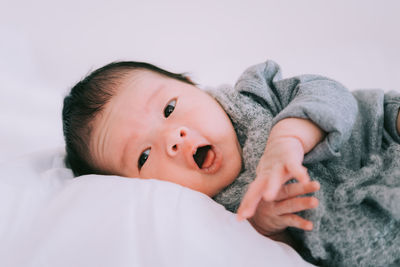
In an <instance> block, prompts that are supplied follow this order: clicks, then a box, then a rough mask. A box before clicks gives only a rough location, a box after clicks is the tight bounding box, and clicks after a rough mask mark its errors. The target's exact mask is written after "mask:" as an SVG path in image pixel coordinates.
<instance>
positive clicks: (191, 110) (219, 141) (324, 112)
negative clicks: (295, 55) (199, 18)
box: [63, 61, 400, 266]
mask: <svg viewBox="0 0 400 267" xmlns="http://www.w3.org/2000/svg"><path fill="white" fill-rule="evenodd" d="M399 107H400V95H398V94H396V93H393V92H392V93H387V94H384V93H383V92H382V91H380V90H369V91H358V92H354V93H353V94H352V93H350V92H349V91H348V90H347V89H346V88H344V87H343V86H342V85H341V84H339V83H337V82H335V81H333V80H331V79H327V78H324V77H321V76H316V75H303V76H298V77H294V78H289V79H282V78H281V73H280V69H279V67H278V65H277V64H276V63H274V62H272V61H267V62H266V63H262V64H259V65H255V66H252V67H250V68H249V69H247V70H246V71H245V72H244V73H243V74H242V76H241V77H240V78H239V80H238V82H237V83H236V85H235V87H234V88H231V87H229V86H222V87H220V88H218V89H216V90H215V89H206V90H200V89H199V88H198V87H196V86H195V84H194V83H193V82H192V81H191V80H190V79H189V78H187V77H186V76H185V75H182V74H174V73H171V72H168V71H165V70H162V69H160V68H158V67H156V66H153V65H151V64H147V63H140V62H117V63H111V64H109V65H106V66H104V67H103V68H100V69H98V70H96V71H94V72H93V73H91V74H90V75H89V76H88V77H86V78H85V79H84V80H82V81H81V82H79V83H78V84H77V85H75V86H74V87H73V88H72V90H71V93H70V94H69V95H68V96H67V97H66V98H65V99H64V109H63V122H64V135H65V140H66V144H67V145H66V148H67V159H66V162H67V164H68V165H69V166H70V167H71V168H72V170H73V171H74V173H75V174H76V175H82V174H88V173H97V174H113V175H121V176H126V177H139V178H143V179H149V178H156V179H160V180H166V181H170V182H173V183H177V184H180V185H183V186H186V187H188V188H191V189H193V190H196V191H199V192H202V193H204V194H207V195H208V196H210V197H213V198H214V199H215V200H216V201H217V202H219V203H221V204H223V205H224V206H225V207H226V208H227V209H228V210H231V211H233V212H237V213H238V218H239V219H244V218H246V219H248V220H249V221H250V222H251V224H252V225H253V226H254V227H255V229H256V230H257V231H259V232H260V233H262V234H264V235H267V236H270V237H273V238H275V239H278V240H283V241H287V239H286V237H287V234H289V236H290V237H291V238H293V239H294V241H295V242H297V243H298V244H300V245H301V248H302V249H301V250H300V251H299V252H300V253H301V254H302V256H303V257H304V258H305V259H307V260H309V261H310V262H312V263H314V264H322V265H349V266H354V265H389V264H392V263H393V264H396V263H399V261H400V258H399V256H398V248H399V246H400V234H399V231H400V230H399V229H400V227H399V226H400V225H399V224H400V223H399V219H400V208H399V207H396V206H398V205H397V201H398V200H399V198H400V190H399V186H400V178H399V177H400V169H399V166H400V162H399V160H397V158H399V157H396V156H397V155H400V148H399V147H400V146H399V145H398V143H399V142H400V137H399V135H398V132H399V129H400V125H399V124H400V123H399V119H398V110H399ZM394 155H396V156H394ZM303 164H304V165H303ZM306 167H307V168H306ZM307 170H308V171H307ZM309 175H310V176H311V177H312V180H315V181H312V180H311V179H310V177H309ZM293 179H295V180H297V181H298V182H292V181H293ZM316 181H318V182H319V183H321V190H319V183H318V182H316ZM318 190H319V191H318ZM313 192H315V196H309V195H308V194H309V193H313ZM305 194H307V195H306V196H303V195H305ZM299 196H302V197H299ZM317 199H319V201H318V200H317ZM318 202H319V203H320V205H319V208H318V209H314V208H316V207H317V206H318ZM300 211H303V212H302V215H303V217H304V218H303V217H301V216H299V214H296V213H297V212H300ZM311 221H313V222H314V225H313V224H312V223H311ZM311 229H313V231H302V230H311ZM282 236H284V237H283V239H281V238H282ZM292 245H293V244H292Z"/></svg>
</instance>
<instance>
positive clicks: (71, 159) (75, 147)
mask: <svg viewBox="0 0 400 267" xmlns="http://www.w3.org/2000/svg"><path fill="white" fill-rule="evenodd" d="M135 70H148V71H152V72H155V73H158V74H161V75H163V76H166V77H169V78H172V79H176V80H179V81H182V82H185V83H188V84H191V85H195V84H194V83H193V82H192V81H191V80H190V79H189V78H187V77H186V76H185V75H184V74H176V73H171V72H169V71H166V70H163V69H161V68H159V67H156V66H154V65H152V64H149V63H144V62H134V61H120V62H113V63H110V64H108V65H105V66H104V67H101V68H99V69H97V70H95V71H93V72H92V73H90V74H89V75H88V76H86V77H85V78H84V79H83V80H81V81H80V82H78V83H77V84H76V85H75V86H74V87H72V89H71V91H70V93H69V94H68V95H67V96H66V97H65V98H64V106H63V112H62V120H63V132H64V139H65V143H66V152H67V155H66V158H65V164H66V165H67V166H68V167H69V168H71V169H72V171H73V172H74V175H76V176H79V175H83V174H106V172H105V171H104V170H100V169H98V168H97V167H96V164H95V162H94V160H93V158H92V156H91V152H90V147H89V143H90V137H91V132H92V123H91V122H92V120H93V119H94V117H95V116H96V115H97V114H98V113H99V112H101V111H102V110H103V108H104V106H105V105H106V104H107V103H108V101H109V100H110V99H111V98H112V97H113V96H114V95H115V93H116V90H117V87H118V85H120V84H121V83H122V81H123V78H124V77H127V76H128V75H129V74H132V71H135Z"/></svg>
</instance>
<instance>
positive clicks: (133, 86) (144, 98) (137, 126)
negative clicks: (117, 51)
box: [90, 70, 178, 172]
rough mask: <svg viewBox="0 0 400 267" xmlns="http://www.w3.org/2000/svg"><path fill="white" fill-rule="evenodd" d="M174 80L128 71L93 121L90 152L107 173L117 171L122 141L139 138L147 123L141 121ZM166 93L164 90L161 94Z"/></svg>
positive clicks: (150, 73)
mask: <svg viewBox="0 0 400 267" xmlns="http://www.w3.org/2000/svg"><path fill="white" fill-rule="evenodd" d="M171 82H172V83H174V82H178V81H175V80H174V79H171V78H168V77H164V76H163V75H160V74H157V73H154V72H152V71H146V70H143V71H136V70H135V71H131V72H130V73H128V75H126V76H125V77H124V78H123V79H122V80H121V81H120V83H118V85H117V88H115V95H114V96H113V97H112V98H111V99H110V101H109V102H108V103H107V104H106V105H105V107H104V109H103V110H102V112H101V113H100V114H99V115H98V116H96V117H95V119H94V121H93V133H92V142H91V143H92V144H91V146H90V147H91V150H92V154H93V156H94V159H95V161H96V163H97V164H98V165H100V166H99V167H100V168H102V169H105V170H106V171H109V172H115V170H118V169H119V164H120V162H121V156H122V150H123V148H124V145H125V140H127V139H128V138H135V136H140V134H141V132H142V131H141V129H145V128H146V126H147V124H149V120H142V119H141V118H143V117H144V116H145V115H146V114H148V113H149V110H150V108H151V106H152V105H150V103H152V102H153V100H155V99H157V98H158V95H160V94H161V92H162V91H163V90H162V89H163V88H164V87H165V86H166V84H168V83H171ZM164 91H165V90H164Z"/></svg>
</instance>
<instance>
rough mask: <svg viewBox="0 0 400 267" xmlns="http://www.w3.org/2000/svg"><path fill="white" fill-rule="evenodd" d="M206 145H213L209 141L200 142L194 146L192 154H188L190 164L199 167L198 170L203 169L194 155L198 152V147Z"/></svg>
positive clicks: (195, 167)
mask: <svg viewBox="0 0 400 267" xmlns="http://www.w3.org/2000/svg"><path fill="white" fill-rule="evenodd" d="M204 146H211V144H209V143H199V144H197V145H195V146H193V148H192V151H191V153H190V155H188V161H189V164H190V165H191V166H192V168H194V169H197V170H199V169H201V168H200V167H199V166H198V165H197V163H196V161H195V160H194V155H195V154H196V152H197V149H199V148H200V147H204Z"/></svg>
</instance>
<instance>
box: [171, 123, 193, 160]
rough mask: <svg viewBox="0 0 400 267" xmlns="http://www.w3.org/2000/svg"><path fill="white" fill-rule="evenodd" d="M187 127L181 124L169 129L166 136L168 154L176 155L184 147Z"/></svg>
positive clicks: (187, 131)
mask: <svg viewBox="0 0 400 267" xmlns="http://www.w3.org/2000/svg"><path fill="white" fill-rule="evenodd" d="M188 133H189V129H188V128H186V127H184V126H182V127H178V128H176V129H173V130H171V132H170V133H169V134H168V137H167V144H166V145H167V153H168V155H170V156H175V155H177V154H178V153H179V152H180V151H181V150H183V149H185V147H184V146H185V142H186V141H187V136H188Z"/></svg>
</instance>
